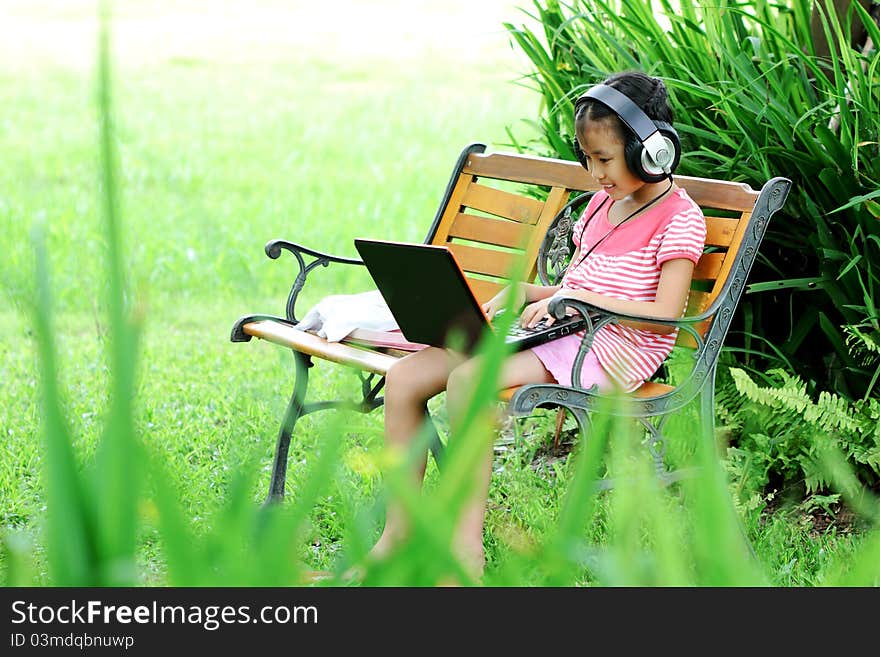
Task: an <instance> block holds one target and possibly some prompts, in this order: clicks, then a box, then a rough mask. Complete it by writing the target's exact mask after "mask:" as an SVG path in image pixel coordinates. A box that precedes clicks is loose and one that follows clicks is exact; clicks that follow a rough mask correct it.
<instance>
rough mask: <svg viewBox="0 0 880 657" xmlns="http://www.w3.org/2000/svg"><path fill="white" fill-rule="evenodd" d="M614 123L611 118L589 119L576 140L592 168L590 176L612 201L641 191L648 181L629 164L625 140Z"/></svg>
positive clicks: (579, 131)
mask: <svg viewBox="0 0 880 657" xmlns="http://www.w3.org/2000/svg"><path fill="white" fill-rule="evenodd" d="M611 121H612V119H610V118H609V119H600V120H598V121H595V120H594V121H589V120H588V121H587V122H586V123H585V124H584V125H583V126H582V127H581V129H580V130H578V136H577V138H578V143H579V144H580V147H581V150H582V151H583V152H584V155H586V157H587V162H588V163H589V165H590V166H589V171H590V174H591V175H592V176H593V178H595V179H596V182H598V183H599V184H600V185H602V189H604V190H605V191H606V192H607V193H608V195H609V196H610V197H611V198H612V200H614V201H619V200H621V199H623V198H626V197H627V196H630V195H631V194H633V193H635V192H638V191H639V190H640V189H641V188H642V187H644V186H645V181H643V180H642V179H641V178H638V177H637V176H636V175H635V174H633V173H632V172H631V171H630V170H629V167H628V166H627V165H626V157H625V155H624V151H623V141H622V140H621V139H620V136H619V135H618V133H617V131H616V130H615V126H614V125H613V124H612V123H611ZM636 196H638V195H636Z"/></svg>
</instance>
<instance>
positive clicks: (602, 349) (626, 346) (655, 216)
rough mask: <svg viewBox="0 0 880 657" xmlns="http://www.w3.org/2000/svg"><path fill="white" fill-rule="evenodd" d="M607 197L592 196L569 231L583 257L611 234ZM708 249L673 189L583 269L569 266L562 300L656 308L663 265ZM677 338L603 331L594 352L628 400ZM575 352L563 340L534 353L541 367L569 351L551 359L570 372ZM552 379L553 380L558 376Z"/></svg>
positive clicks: (697, 213)
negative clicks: (599, 298) (610, 300)
mask: <svg viewBox="0 0 880 657" xmlns="http://www.w3.org/2000/svg"><path fill="white" fill-rule="evenodd" d="M607 196H608V195H607V194H606V193H605V192H604V191H599V192H597V193H596V194H595V195H594V196H593V198H592V199H590V202H589V203H588V204H587V207H586V209H585V210H584V213H583V214H582V215H581V217H580V219H579V220H578V221H577V223H575V225H574V228H573V229H572V235H573V237H574V240H575V245H576V246H579V247H580V253H581V255H583V254H584V253H587V251H589V249H590V248H591V247H592V246H593V245H595V244H596V243H597V242H599V241H600V240H602V238H603V237H604V236H605V235H606V234H608V231H610V230H611V229H612V225H611V224H610V223H609V222H608V210H609V208H610V207H611V206H612V204H613V203H612V202H607V201H606V199H607ZM603 201H604V202H605V203H604V206H602V207H601V209H599V211H598V212H596V213H595V215H594V216H593V218H592V219H591V220H590V221H589V222H588V223H586V227H585V226H584V224H585V222H586V220H587V218H588V217H589V216H590V215H591V214H593V212H594V211H595V210H596V208H598V207H599V206H600V205H602V204H603ZM705 241H706V219H705V217H704V216H703V212H702V211H701V210H700V208H699V206H697V204H696V203H694V201H693V200H692V199H691V198H690V197H689V196H688V195H687V192H686V191H685V190H683V189H677V190H675V191H674V192H673V193H672V194H670V195H669V196H668V197H666V198H665V199H663V200H662V201H661V202H659V203H658V204H657V205H655V206H653V207H651V208H649V209H648V210H646V211H645V212H644V213H643V214H641V215H639V216H638V217H636V218H634V219H631V220H630V221H627V222H625V223H623V224H621V225H620V226H619V227H618V228H616V229H614V231H613V232H612V233H611V234H610V235H609V236H608V237H607V238H606V239H604V240H603V241H602V242H601V243H600V244H599V245H598V246H596V248H595V250H594V251H593V252H592V253H590V254H589V255H588V256H587V257H586V258H585V259H584V260H583V261H582V262H580V263H579V264H578V263H574V262H573V263H572V265H576V266H574V267H570V268H569V270H568V271H567V272H566V273H565V276H564V277H563V279H562V287H563V290H561V291H560V294H564V290H565V288H567V289H571V290H590V291H591V292H596V293H598V294H602V295H606V296H609V297H614V298H617V299H624V300H628V301H654V299H655V297H656V295H657V286H658V284H659V282H660V268H661V267H662V265H663V263H664V262H666V261H667V260H672V259H674V258H687V259H688V260H691V261H692V262H694V263H696V262H697V261H698V260H699V258H700V256H701V255H702V253H703V247H704V245H705ZM682 311H684V308H682ZM580 335H583V334H580ZM676 335H677V331H676V332H673V333H667V334H659V333H654V332H653V331H648V330H642V329H635V328H631V327H628V326H621V325H619V324H608V325H606V326H604V327H602V328H601V329H600V330H599V331H598V332H597V333H596V336H595V339H594V341H593V345H592V351H593V352H594V353H595V355H596V357H597V359H598V360H599V363H600V364H601V365H602V368H603V369H604V370H605V371H606V372H607V373H608V374H609V375H610V376H611V378H612V379H613V380H615V381H616V382H617V383H618V384H620V386H621V387H622V388H623V389H624V390H626V391H627V392H631V391H633V390H635V389H636V388H638V387H639V386H640V385H641V384H642V383H643V382H644V381H646V380H647V379H648V378H649V377H650V376H651V375H652V374H654V372H655V371H656V370H657V368H658V367H660V364H661V363H662V362H663V360H664V359H665V358H666V357H667V356H668V355H669V352H670V351H672V347H673V345H674V344H675V338H676ZM570 337H574V336H570ZM579 337H580V336H579ZM578 344H579V340H566V339H564V338H563V339H562V340H556V341H553V342H549V343H546V345H541V346H542V347H544V349H541V350H536V353H537V355H538V357H539V358H541V360H542V361H544V362H545V365H546V364H547V360H545V358H544V356H547V355H549V354H548V352H551V351H554V350H555V349H561V350H564V351H567V352H569V351H570V352H571V353H570V354H569V353H566V354H562V353H555V354H552V358H550V359H548V360H553V361H556V362H557V363H558V362H559V361H560V360H562V361H566V362H568V364H569V370H570V367H571V363H572V362H573V361H574V355H575V354H576V353H577V346H578ZM555 345H558V347H554V346H555ZM542 353H543V354H544V356H542ZM548 369H550V368H549V367H548ZM550 371H551V373H553V374H554V376H556V378H557V380H558V379H559V376H558V375H557V374H556V372H554V371H553V369H550ZM568 376H570V371H569V374H568Z"/></svg>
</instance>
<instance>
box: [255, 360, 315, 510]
mask: <svg viewBox="0 0 880 657" xmlns="http://www.w3.org/2000/svg"><path fill="white" fill-rule="evenodd" d="M293 360H294V363H295V366H296V381H295V383H294V386H293V394H292V395H291V396H290V402H288V404H287V410H286V411H285V413H284V420H283V421H282V422H281V428H280V429H279V431H278V443H277V444H276V445H275V461H274V463H273V465H272V481H271V482H270V483H269V496H268V497H267V498H266V502H265V504H271V503H273V502H280V501H281V500H283V499H284V482H285V480H286V478H287V452H288V450H289V449H290V437H291V435H292V434H293V428H294V427H295V426H296V422H297V420H299V419H300V418H301V417H302V416H303V409H304V406H305V398H306V389H307V388H308V385H309V367H310V366H311V359H310V358H309V356H306V355H304V354H301V353H300V352H298V351H294V352H293Z"/></svg>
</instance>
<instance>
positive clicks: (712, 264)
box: [693, 253, 727, 281]
mask: <svg viewBox="0 0 880 657" xmlns="http://www.w3.org/2000/svg"><path fill="white" fill-rule="evenodd" d="M726 256H727V254H726V253H704V254H703V255H702V256H700V261H699V262H698V263H697V266H696V267H694V276H693V279H694V280H695V281H714V280H715V279H716V278H718V272H720V271H721V266H722V265H723V264H724V258H725V257H726Z"/></svg>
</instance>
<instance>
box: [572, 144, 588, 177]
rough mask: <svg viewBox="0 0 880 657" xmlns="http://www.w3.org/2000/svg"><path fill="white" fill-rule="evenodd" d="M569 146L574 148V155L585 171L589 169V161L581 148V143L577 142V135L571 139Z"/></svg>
mask: <svg viewBox="0 0 880 657" xmlns="http://www.w3.org/2000/svg"><path fill="white" fill-rule="evenodd" d="M571 147H572V149H573V150H574V156H575V157H576V158H577V161H578V162H580V163H581V166H582V167H583V168H584V169H586V170H587V171H589V170H590V163H589V161H588V160H587V156H586V155H584V152H583V151H582V150H581V145H580V144H579V143H578V140H577V137H575V138H574V139H572V140H571Z"/></svg>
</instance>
